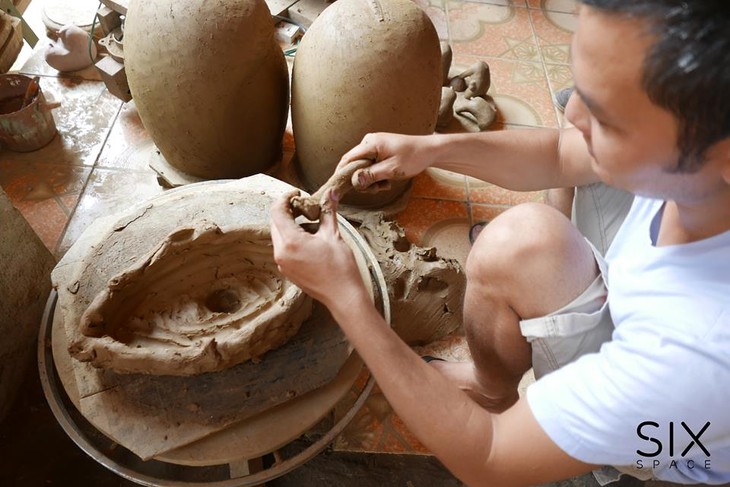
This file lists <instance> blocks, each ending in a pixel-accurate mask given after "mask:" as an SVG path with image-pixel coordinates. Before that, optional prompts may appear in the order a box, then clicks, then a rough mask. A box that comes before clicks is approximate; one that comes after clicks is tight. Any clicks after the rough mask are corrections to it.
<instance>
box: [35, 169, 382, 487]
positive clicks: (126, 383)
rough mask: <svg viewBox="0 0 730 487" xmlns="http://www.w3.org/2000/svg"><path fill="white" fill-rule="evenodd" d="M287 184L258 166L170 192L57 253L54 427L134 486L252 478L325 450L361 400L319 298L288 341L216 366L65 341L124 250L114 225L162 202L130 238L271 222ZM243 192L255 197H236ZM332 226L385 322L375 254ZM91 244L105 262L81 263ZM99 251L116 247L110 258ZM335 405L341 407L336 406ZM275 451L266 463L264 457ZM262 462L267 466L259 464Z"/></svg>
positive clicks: (46, 343)
mask: <svg viewBox="0 0 730 487" xmlns="http://www.w3.org/2000/svg"><path fill="white" fill-rule="evenodd" d="M291 189H292V187H291V186H289V185H288V184H286V183H283V182H281V181H278V180H275V179H273V178H270V177H268V176H263V175H256V176H252V177H250V178H245V179H242V180H237V181H212V182H204V183H196V184H191V185H187V186H184V187H181V188H177V189H174V190H170V191H168V192H166V193H164V194H163V195H161V196H158V197H156V198H153V199H152V200H149V201H147V202H144V203H141V204H140V205H138V206H136V207H134V208H130V209H129V210H128V211H127V212H124V214H117V215H113V216H111V217H107V218H104V219H100V220H98V221H97V222H95V223H94V224H93V226H92V227H91V228H90V229H89V230H87V232H85V233H84V235H82V236H81V238H80V239H79V241H78V242H77V243H76V244H75V245H74V247H73V248H72V249H71V250H70V251H69V252H68V254H67V255H66V256H64V258H63V259H62V261H61V262H60V263H59V265H58V266H57V268H56V270H55V271H54V282H55V283H56V285H57V286H58V287H59V289H58V292H57V291H55V290H54V291H52V293H51V295H50V296H49V299H48V303H47V306H46V312H45V315H44V318H43V322H42V324H41V331H40V340H39V350H38V361H39V368H40V375H41V381H42V384H43V389H44V393H45V395H46V398H47V400H48V402H49V404H50V406H51V409H52V411H53V413H54V415H55V416H56V418H57V419H58V421H59V423H60V424H61V426H62V427H63V428H64V430H65V431H66V433H67V434H68V435H69V436H70V437H71V439H72V440H73V441H74V442H75V443H76V444H77V445H78V446H79V447H80V448H81V449H82V450H84V451H85V452H86V453H87V454H89V455H90V456H91V457H93V458H94V459H95V460H97V461H98V462H99V463H101V464H103V465H104V466H105V467H107V468H109V469H111V470H112V471H114V472H116V473H117V474H119V475H120V476H122V477H125V478H127V479H129V480H132V481H134V482H137V483H139V484H141V485H150V486H152V485H165V486H168V485H170V486H172V485H175V486H177V485H179V486H183V485H201V484H205V485H214V486H221V487H222V486H226V487H227V486H249V485H251V486H253V485H259V484H261V483H263V482H266V481H268V480H271V479H274V478H276V477H279V476H281V475H284V474H285V473H287V472H289V471H291V470H293V469H295V468H296V467H298V466H300V465H302V464H303V463H304V462H306V461H307V460H309V459H311V458H312V457H314V456H315V455H316V454H317V453H319V452H320V451H322V450H323V449H324V448H325V447H326V446H327V445H328V444H329V443H330V442H331V441H332V440H334V438H335V437H336V436H337V435H338V434H339V433H340V432H341V431H342V430H343V429H344V428H345V426H346V425H347V424H348V423H349V422H350V420H351V419H352V418H353V417H354V415H355V414H356V413H357V411H358V410H359V409H360V407H361V406H362V405H363V403H364V402H365V399H366V398H367V396H368V394H369V392H370V389H371V388H372V386H373V380H372V378H370V377H369V376H368V375H367V372H366V371H365V369H364V366H363V363H362V361H361V359H360V358H359V357H358V356H357V354H356V353H355V352H354V351H353V350H352V348H351V346H350V345H349V344H348V343H347V340H346V339H345V337H344V335H343V333H342V332H341V330H340V329H339V327H338V326H337V324H336V323H335V322H334V320H333V319H332V318H331V316H330V315H329V313H328V312H327V310H326V309H325V308H324V307H323V306H321V305H320V304H319V303H315V304H314V310H313V312H312V315H311V316H310V318H308V319H307V320H305V322H304V323H303V324H302V326H301V328H300V330H299V331H298V332H297V334H296V335H295V336H294V337H293V338H292V339H291V340H290V341H289V342H287V343H286V344H285V345H283V346H281V347H280V348H277V349H275V350H271V351H269V352H267V353H266V354H265V355H264V356H263V357H261V360H255V361H248V362H244V363H241V364H238V365H235V366H233V367H230V368H227V369H225V370H223V371H220V372H210V373H204V374H198V375H192V376H169V375H147V374H120V373H116V372H114V371H112V370H109V369H99V368H95V367H93V366H92V365H90V364H89V363H85V362H79V361H77V360H75V359H74V358H72V357H71V355H70V353H69V351H68V338H67V337H68V333H67V329H66V327H68V326H72V324H71V323H68V322H65V321H67V320H68V317H69V316H77V314H74V313H73V312H71V311H69V310H71V308H72V306H77V307H78V306H79V303H81V305H83V303H86V301H88V299H86V298H85V297H84V296H86V295H88V296H90V295H93V294H95V293H96V292H98V289H97V288H99V286H102V285H103V283H105V282H107V280H108V278H109V277H111V276H114V275H116V272H118V266H119V265H123V263H124V260H125V259H124V257H123V254H124V252H123V250H122V252H121V254H120V250H119V249H124V245H122V243H121V242H115V241H114V239H115V238H117V236H118V235H117V234H118V233H119V232H116V229H118V228H121V227H124V228H127V227H128V226H129V225H134V224H135V222H138V221H139V220H140V219H141V218H142V217H143V216H144V215H147V217H148V216H149V215H150V213H151V212H160V214H163V215H165V218H163V219H161V220H160V222H161V223H156V224H155V225H152V226H147V227H145V226H144V225H142V224H140V231H139V232H137V233H138V234H139V235H137V236H134V235H133V237H132V238H133V239H138V240H139V241H143V242H145V241H149V242H150V245H153V244H154V243H155V242H156V241H159V236H160V235H164V234H165V232H167V231H169V229H170V228H174V227H175V225H179V224H180V222H181V221H184V220H185V219H189V218H191V215H193V216H192V217H193V218H204V219H205V220H206V221H207V222H214V223H215V224H216V225H218V226H219V227H221V228H224V229H225V228H227V227H230V225H233V224H238V223H240V222H241V221H246V222H255V221H263V222H268V218H269V207H270V203H271V202H272V201H273V200H274V199H275V198H276V197H278V196H279V195H280V194H283V193H286V192H288V191H290V190H291ZM246 192H247V193H249V194H250V193H251V192H256V193H257V194H259V195H260V197H256V198H250V197H249V198H241V197H240V196H241V194H242V193H246ZM222 201H229V204H221V202H222ZM158 227H159V228H158ZM166 227H169V228H166ZM109 230H111V231H109ZM340 230H341V234H342V236H343V239H344V240H345V241H346V242H347V243H348V244H349V245H350V247H351V248H352V249H353V253H354V254H355V256H356V259H357V260H358V264H359V266H360V269H361V274H362V276H363V279H364V281H365V282H366V283H367V284H368V285H369V287H370V289H371V291H372V293H371V294H372V296H373V299H374V302H375V305H376V307H378V309H380V310H381V312H382V313H383V315H384V316H385V318H386V320H389V302H388V293H387V289H386V284H385V281H384V278H383V276H382V273H381V271H380V267H379V265H378V263H377V260H376V259H375V256H374V255H373V254H372V252H371V250H370V248H369V247H368V245H367V243H366V242H365V241H364V239H363V238H362V237H361V236H360V235H359V234H358V233H357V231H356V230H355V229H354V228H353V227H352V226H351V225H350V224H349V223H348V222H347V221H346V220H344V218H342V217H340ZM134 233H135V232H132V234H134ZM155 233H156V234H155ZM102 234H104V235H107V237H105V238H104V239H102V241H100V240H99V237H98V235H102ZM109 235H111V240H110V238H109V237H108V236H109ZM126 245H129V242H128V241H127V242H126ZM135 245H136V244H135ZM145 245H146V244H145ZM105 249H106V250H105ZM92 251H93V252H96V253H97V254H99V253H101V254H100V255H101V257H100V259H101V261H103V262H105V264H104V265H89V264H88V260H83V259H81V256H83V255H84V254H85V253H88V252H92ZM103 252H114V253H115V254H113V255H112V254H109V256H108V258H107V257H104V255H103ZM117 254H120V255H121V257H120V255H117ZM59 269H60V270H59ZM79 282H81V284H80V285H79ZM59 283H63V284H64V285H65V286H66V288H62V286H59ZM84 287H86V288H87V289H84ZM64 300H65V302H64ZM86 305H87V306H88V304H86ZM65 318H66V320H65ZM358 379H360V380H358ZM356 384H357V385H356ZM338 403H341V404H346V405H347V406H346V407H345V408H344V410H345V411H346V412H345V413H344V414H337V415H335V414H334V412H333V410H334V408H335V406H336V405H337V404H338ZM342 410H343V408H342V407H340V408H338V412H341V411H342ZM315 426H317V427H316V434H315V435H314V437H316V439H315V441H313V442H312V441H309V442H307V444H308V446H306V447H296V448H292V447H291V445H294V444H295V443H296V444H297V445H298V444H300V443H301V442H296V440H298V439H299V438H301V437H302V436H303V435H305V434H307V432H309V431H311V430H312V428H313V427H315ZM308 438H310V439H311V438H312V437H311V436H309V437H308ZM284 450H285V451H286V453H282V452H283V451H284ZM272 456H273V458H275V461H273V462H270V461H267V462H261V461H260V460H262V459H263V458H265V457H266V458H272ZM262 463H266V464H268V465H264V467H261V464H262ZM254 464H257V465H259V466H258V467H257V468H254V469H253V470H257V469H259V470H260V471H257V472H256V471H252V470H251V469H250V468H249V466H250V465H254ZM261 468H263V469H261Z"/></svg>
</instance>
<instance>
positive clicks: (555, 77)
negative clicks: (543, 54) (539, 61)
mask: <svg viewBox="0 0 730 487" xmlns="http://www.w3.org/2000/svg"><path fill="white" fill-rule="evenodd" d="M545 71H546V72H547V78H548V83H549V84H550V91H551V92H555V91H557V90H562V89H563V88H568V87H570V86H573V72H572V71H571V70H570V65H568V64H546V65H545Z"/></svg>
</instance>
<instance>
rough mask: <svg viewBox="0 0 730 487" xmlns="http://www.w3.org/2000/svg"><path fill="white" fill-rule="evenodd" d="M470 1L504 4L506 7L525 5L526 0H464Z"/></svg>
mask: <svg viewBox="0 0 730 487" xmlns="http://www.w3.org/2000/svg"><path fill="white" fill-rule="evenodd" d="M464 1H465V2H470V3H488V4H492V5H502V6H505V7H524V6H525V5H526V0H464Z"/></svg>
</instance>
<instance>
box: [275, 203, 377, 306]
mask: <svg viewBox="0 0 730 487" xmlns="http://www.w3.org/2000/svg"><path fill="white" fill-rule="evenodd" d="M298 194H299V192H298V191H295V192H292V193H289V194H287V195H285V196H283V197H282V198H281V199H279V200H278V201H276V202H275V203H274V205H273V207H272V209H271V239H272V241H273V243H274V259H275V261H276V263H277V265H278V266H279V270H280V271H281V272H282V274H284V275H285V276H286V277H287V278H289V279H290V280H291V281H292V282H293V283H294V284H296V285H297V286H299V287H300V288H302V289H303V290H304V292H306V293H307V294H309V295H310V296H312V297H313V298H314V299H316V300H317V301H319V302H321V303H322V304H324V305H325V306H327V307H328V308H329V309H330V310H332V309H333V308H337V307H339V308H341V309H346V308H347V307H348V303H351V302H352V301H353V300H357V299H365V300H367V301H368V302H369V301H370V297H369V295H368V293H367V290H366V289H365V286H364V284H363V282H362V278H361V277H360V272H359V270H358V267H357V263H356V262H355V257H354V256H353V255H352V251H351V250H350V247H348V246H347V244H346V243H345V242H344V241H343V240H342V238H341V237H340V232H339V228H338V226H337V198H338V195H336V194H335V193H334V192H333V191H331V190H330V191H327V192H326V193H325V194H324V195H323V197H322V212H321V214H320V217H319V229H318V230H317V233H315V234H310V233H307V232H306V231H304V229H302V227H300V226H299V225H297V223H296V222H295V221H294V216H293V215H292V212H291V207H290V204H289V201H290V200H291V198H292V197H293V196H298ZM343 307H344V308H343Z"/></svg>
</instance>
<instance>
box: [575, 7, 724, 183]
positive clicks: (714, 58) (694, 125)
mask: <svg viewBox="0 0 730 487" xmlns="http://www.w3.org/2000/svg"><path fill="white" fill-rule="evenodd" d="M581 1H582V3H584V4H586V5H589V6H591V7H593V8H596V9H599V10H602V11H605V12H612V13H616V14H620V15H625V16H628V17H634V18H638V19H641V20H644V21H646V22H647V25H648V27H649V29H650V31H649V32H650V33H651V34H652V35H653V36H655V38H656V41H655V42H654V44H653V46H652V47H651V48H650V50H649V52H648V53H647V56H646V59H645V60H644V73H643V76H642V84H643V88H644V91H645V92H646V93H647V95H648V96H649V99H651V101H652V102H653V103H655V104H656V105H658V106H660V107H662V108H665V109H667V110H669V111H670V112H671V113H673V114H674V116H675V117H676V119H677V121H678V123H679V134H678V140H677V147H678V149H679V151H680V158H679V164H678V166H677V168H676V171H677V172H686V173H691V172H694V171H697V170H699V169H700V167H702V164H703V163H704V160H705V155H706V152H707V150H708V149H709V148H710V147H711V146H712V145H713V144H714V143H716V142H718V141H720V140H722V139H724V138H726V137H729V136H730V0H581Z"/></svg>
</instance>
